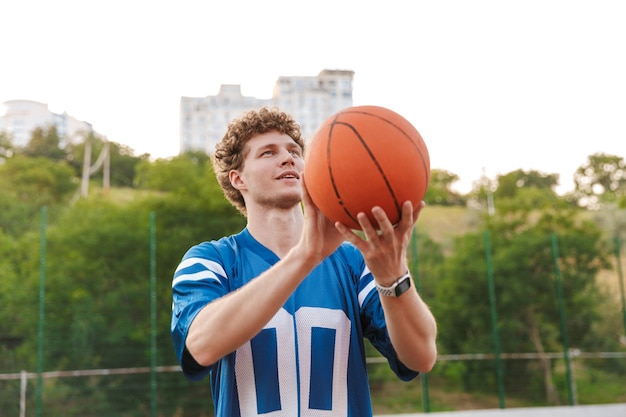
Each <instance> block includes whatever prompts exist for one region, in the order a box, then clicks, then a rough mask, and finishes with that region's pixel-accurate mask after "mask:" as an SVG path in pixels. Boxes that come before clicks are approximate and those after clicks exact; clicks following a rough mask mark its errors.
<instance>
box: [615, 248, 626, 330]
mask: <svg viewBox="0 0 626 417" xmlns="http://www.w3.org/2000/svg"><path fill="white" fill-rule="evenodd" d="M621 255H622V248H621V246H620V241H619V236H615V261H616V263H617V279H618V280H619V288H620V294H621V297H622V320H623V322H624V332H625V333H626V298H625V296H624V276H623V275H622V259H621Z"/></svg>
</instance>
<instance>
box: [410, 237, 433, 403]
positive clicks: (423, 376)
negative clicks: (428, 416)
mask: <svg viewBox="0 0 626 417" xmlns="http://www.w3.org/2000/svg"><path fill="white" fill-rule="evenodd" d="M411 247H412V249H413V280H414V281H415V288H416V289H417V291H419V290H420V289H421V285H420V280H419V269H418V268H419V260H418V251H417V226H416V227H415V228H414V229H413V234H412V235H411ZM420 378H421V381H422V402H423V408H424V412H425V413H430V397H429V392H428V374H427V373H426V372H422V373H420Z"/></svg>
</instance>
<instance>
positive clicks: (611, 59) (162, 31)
mask: <svg viewBox="0 0 626 417" xmlns="http://www.w3.org/2000/svg"><path fill="white" fill-rule="evenodd" d="M0 16H1V19H0V45H1V47H0V56H1V57H2V59H1V61H0V103H3V102H5V101H7V100H13V99H28V100H35V101H40V102H43V103H47V104H48V105H49V107H50V109H51V110H52V111H55V112H63V111H66V112H68V113H69V114H70V115H72V116H74V117H76V118H78V119H80V120H84V121H87V122H89V123H91V124H92V125H93V127H94V129H95V130H97V131H98V132H100V133H102V134H104V135H106V136H107V137H108V139H109V140H112V141H115V142H118V143H121V144H124V145H128V146H130V147H131V148H133V149H134V150H135V151H136V152H137V154H140V153H144V152H147V153H150V154H151V155H153V156H154V157H169V156H173V155H176V154H177V153H178V141H179V103H180V97H181V96H193V97H203V96H207V95H215V94H217V92H218V90H219V86H220V85H221V84H240V85H241V88H242V92H243V94H244V95H249V96H257V97H262V98H269V97H270V96H271V93H272V88H273V86H274V82H275V81H276V79H277V78H278V77H279V76H283V75H284V76H290V75H311V76H314V75H317V74H318V73H319V71H321V70H322V69H346V70H353V71H355V76H354V105H364V104H373V105H380V106H385V107H388V108H390V109H392V110H395V111H396V112H398V113H400V114H402V115H403V116H404V117H406V118H407V119H408V120H409V121H411V122H412V123H413V124H414V125H415V127H416V128H417V129H418V130H419V131H420V133H421V134H422V136H423V138H424V140H425V142H426V144H427V146H428V148H429V151H430V156H431V167H432V168H439V169H445V170H448V171H451V172H453V173H455V174H457V175H459V176H460V177H461V181H459V182H458V183H457V184H456V187H455V188H457V189H458V190H459V191H461V192H467V191H469V190H470V188H471V185H472V182H473V181H476V180H478V179H479V178H480V176H481V175H482V172H483V169H484V170H485V173H486V174H487V176H488V177H490V178H495V176H496V175H498V174H505V173H508V172H510V171H513V170H516V169H520V168H521V169H525V170H528V169H535V170H538V171H541V172H544V173H558V174H560V177H561V184H562V185H561V187H560V188H559V191H568V190H570V189H572V187H573V182H572V177H573V174H574V172H575V170H576V169H577V168H578V167H579V166H581V165H583V164H584V163H585V162H586V160H587V157H588V156H589V155H591V154H593V153H596V152H604V153H608V154H612V155H618V156H622V157H625V156H626V2H624V1H621V0H588V1H580V0H543V1H542V0H524V1H507V0H491V1H488V0H472V1H467V0H456V1H455V0H449V1H446V0H422V1H419V0H418V1H409V0H384V1H371V0H316V1H297V0H282V1H273V0H265V1H256V0H219V1H211V0H198V1H192V0H177V1H168V2H166V1H161V0H152V1H144V0H121V1H120V0H108V1H96V0H92V1H84V0H83V1H78V0H76V1H72V0H57V1H49V0H7V1H4V2H3V4H2V6H0ZM0 110H1V111H0V114H4V108H2V109H0Z"/></svg>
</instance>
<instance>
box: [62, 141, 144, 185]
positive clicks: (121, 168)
mask: <svg viewBox="0 0 626 417" xmlns="http://www.w3.org/2000/svg"><path fill="white" fill-rule="evenodd" d="M87 140H90V141H91V146H92V149H91V155H92V161H91V162H92V164H93V162H94V161H95V158H97V156H98V155H100V153H101V152H102V151H103V148H104V144H105V142H104V141H103V140H102V139H101V138H98V137H95V136H94V135H93V134H89V135H87V136H86V137H85V141H87ZM85 141H83V142H81V143H79V144H76V145H73V146H71V149H70V151H69V153H68V159H69V160H70V165H71V166H72V167H73V168H74V170H75V171H76V175H77V176H79V177H80V176H82V171H83V161H84V157H85ZM108 146H109V172H110V186H111V187H134V183H135V170H136V168H137V165H138V164H139V163H140V162H141V161H146V162H148V158H149V155H146V154H144V155H141V156H135V153H134V151H133V149H131V148H130V147H128V146H126V145H122V144H119V143H117V142H108ZM100 172H102V168H101V169H100ZM101 178H102V175H98V176H94V178H93V181H94V182H96V183H100V184H102V180H101Z"/></svg>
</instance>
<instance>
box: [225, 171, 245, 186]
mask: <svg viewBox="0 0 626 417" xmlns="http://www.w3.org/2000/svg"><path fill="white" fill-rule="evenodd" d="M228 179H229V180H230V185H232V186H233V187H234V188H235V189H237V190H239V191H241V190H242V189H245V188H246V185H245V183H244V181H243V178H242V177H241V174H240V173H239V171H237V170H234V169H231V170H230V172H229V173H228Z"/></svg>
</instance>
